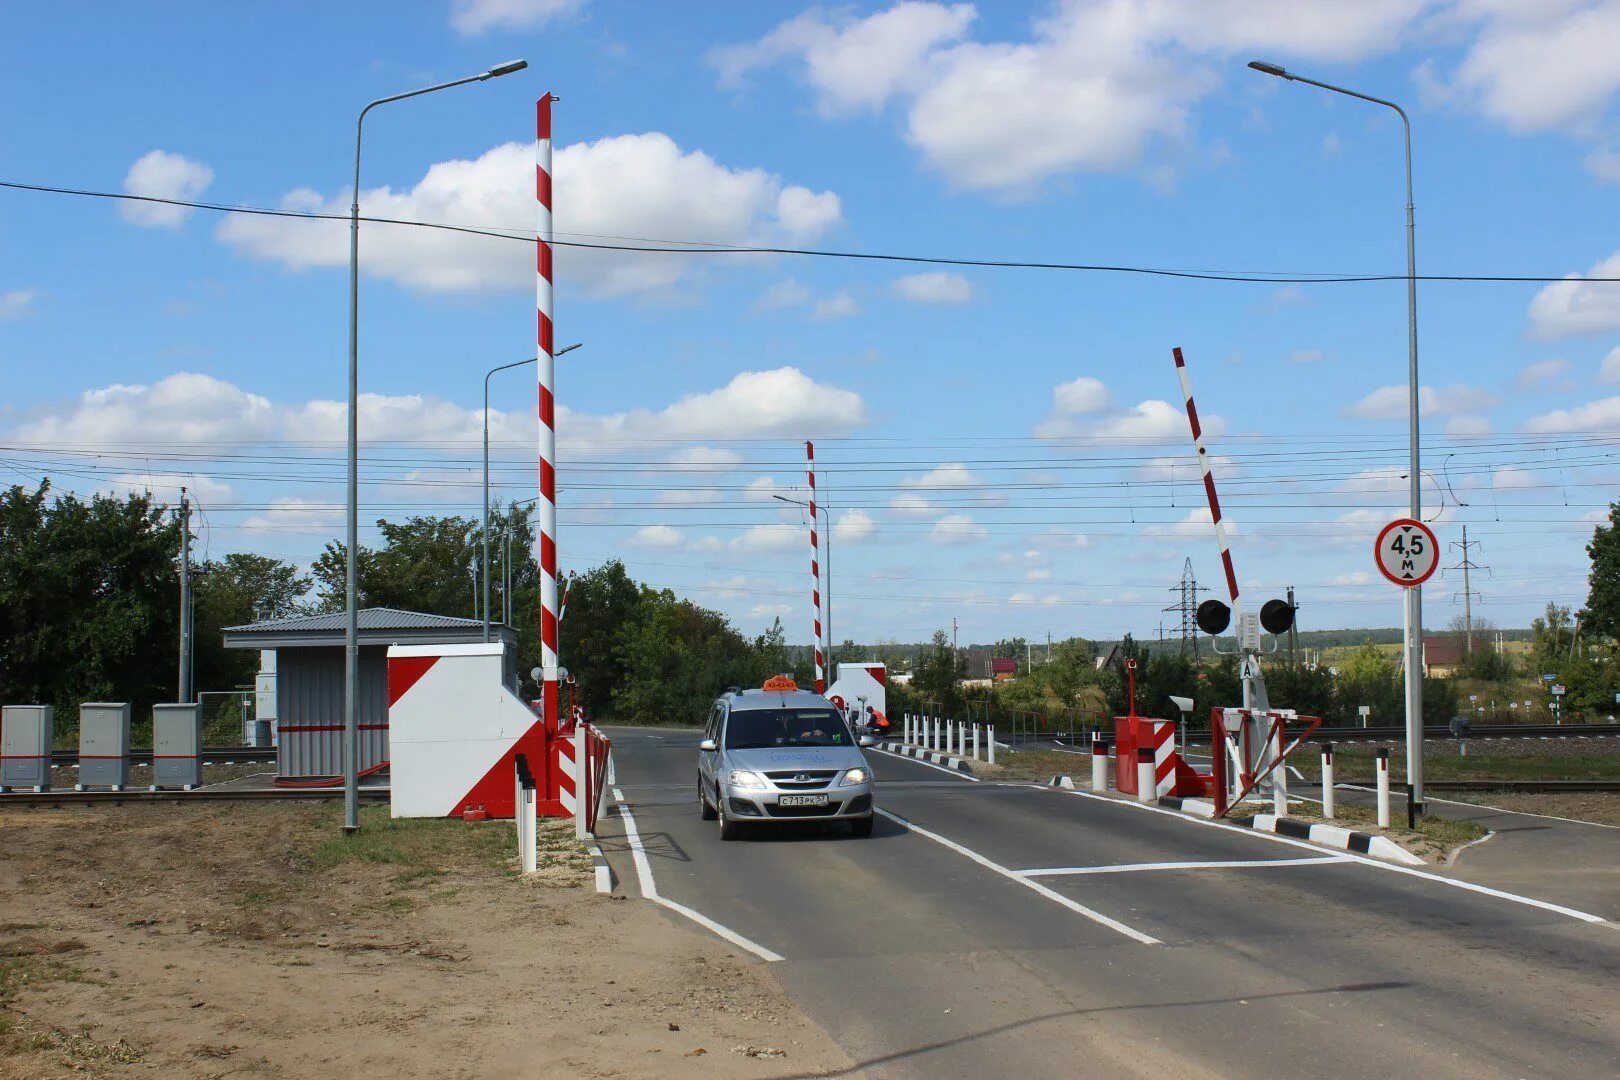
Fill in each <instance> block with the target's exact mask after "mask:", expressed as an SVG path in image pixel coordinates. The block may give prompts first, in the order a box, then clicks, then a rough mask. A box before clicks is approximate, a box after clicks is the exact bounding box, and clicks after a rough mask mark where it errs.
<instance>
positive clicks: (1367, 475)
mask: <svg viewBox="0 0 1620 1080" xmlns="http://www.w3.org/2000/svg"><path fill="white" fill-rule="evenodd" d="M1406 487H1407V485H1406V474H1405V473H1404V472H1403V471H1402V470H1401V469H1398V468H1389V469H1366V470H1364V471H1362V472H1358V473H1356V474H1355V475H1353V476H1350V477H1348V478H1346V479H1345V480H1344V481H1343V482H1342V483H1341V484H1339V490H1340V491H1352V492H1374V491H1379V492H1387V491H1405V490H1406ZM1205 520H1208V518H1206V519H1205Z"/></svg>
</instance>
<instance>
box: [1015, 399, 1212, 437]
mask: <svg viewBox="0 0 1620 1080" xmlns="http://www.w3.org/2000/svg"><path fill="white" fill-rule="evenodd" d="M1198 420H1199V424H1200V425H1201V426H1202V428H1203V430H1204V434H1206V435H1219V434H1221V433H1223V432H1224V431H1225V430H1226V421H1225V420H1224V419H1222V418H1221V417H1219V416H1213V415H1211V416H1204V415H1200V416H1199V418H1198ZM1035 436H1036V438H1041V439H1058V438H1070V437H1080V438H1092V439H1111V440H1118V441H1129V442H1164V441H1167V440H1170V439H1189V440H1190V439H1191V438H1192V429H1191V428H1189V427H1188V426H1187V410H1186V408H1185V407H1184V406H1181V405H1172V404H1170V402H1168V401H1159V400H1150V401H1142V402H1138V403H1137V404H1136V405H1134V406H1132V407H1131V408H1129V409H1119V410H1115V411H1113V412H1109V413H1105V414H1103V415H1101V416H1097V417H1095V418H1090V419H1087V420H1085V421H1084V422H1081V421H1077V420H1074V419H1072V418H1067V417H1064V418H1061V419H1056V420H1048V421H1046V422H1044V423H1042V424H1040V425H1038V426H1037V427H1036V428H1035Z"/></svg>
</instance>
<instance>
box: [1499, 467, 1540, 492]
mask: <svg viewBox="0 0 1620 1080" xmlns="http://www.w3.org/2000/svg"><path fill="white" fill-rule="evenodd" d="M1541 484H1542V481H1541V478H1540V477H1538V476H1536V474H1535V473H1533V472H1531V471H1530V470H1529V469H1520V468H1516V467H1515V466H1512V465H1504V466H1502V467H1501V468H1500V469H1497V470H1496V471H1495V472H1493V473H1491V487H1493V488H1495V489H1496V490H1497V491H1512V490H1514V489H1517V488H1533V487H1540V486H1541Z"/></svg>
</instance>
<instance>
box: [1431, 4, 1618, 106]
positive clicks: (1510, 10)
mask: <svg viewBox="0 0 1620 1080" xmlns="http://www.w3.org/2000/svg"><path fill="white" fill-rule="evenodd" d="M1454 14H1455V15H1456V16H1457V17H1458V18H1460V19H1462V20H1473V21H1475V22H1477V24H1478V36H1477V37H1476V38H1475V39H1474V41H1473V42H1472V43H1471V45H1470V46H1469V48H1468V52H1467V54H1466V55H1465V56H1464V57H1463V60H1462V63H1461V64H1460V65H1458V67H1457V69H1456V71H1455V72H1454V73H1452V75H1451V78H1450V79H1449V81H1447V80H1443V79H1441V78H1440V77H1438V76H1436V75H1435V73H1434V68H1433V65H1432V63H1427V64H1425V65H1424V66H1423V67H1422V68H1421V69H1420V70H1419V73H1418V74H1419V81H1420V85H1422V86H1423V87H1424V88H1425V89H1426V90H1427V91H1428V92H1429V94H1430V95H1431V96H1433V97H1438V98H1440V99H1442V100H1449V101H1452V102H1455V103H1458V104H1462V105H1466V106H1469V107H1472V108H1475V109H1477V110H1479V111H1480V112H1482V113H1484V114H1485V115H1486V116H1489V117H1490V118H1492V119H1493V120H1496V121H1498V122H1500V123H1502V124H1503V125H1505V126H1506V127H1507V128H1508V129H1509V130H1510V131H1514V132H1520V133H1524V132H1539V131H1551V130H1570V131H1575V132H1577V133H1580V132H1584V131H1587V130H1590V129H1591V128H1592V127H1593V125H1594V124H1595V123H1596V122H1597V121H1599V120H1601V118H1602V116H1603V113H1604V111H1605V110H1606V108H1607V107H1608V105H1609V102H1610V99H1611V98H1612V97H1613V96H1614V93H1615V91H1616V90H1620V65H1616V64H1615V62H1614V53H1615V43H1616V42H1617V41H1620V2H1616V0H1531V2H1521V0H1460V2H1459V3H1458V4H1457V5H1456V6H1455V8H1454Z"/></svg>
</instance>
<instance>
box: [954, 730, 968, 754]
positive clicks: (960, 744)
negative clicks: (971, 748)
mask: <svg viewBox="0 0 1620 1080" xmlns="http://www.w3.org/2000/svg"><path fill="white" fill-rule="evenodd" d="M956 756H957V757H967V725H966V724H957V725H956Z"/></svg>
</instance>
